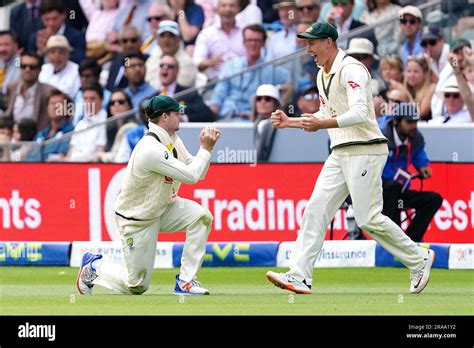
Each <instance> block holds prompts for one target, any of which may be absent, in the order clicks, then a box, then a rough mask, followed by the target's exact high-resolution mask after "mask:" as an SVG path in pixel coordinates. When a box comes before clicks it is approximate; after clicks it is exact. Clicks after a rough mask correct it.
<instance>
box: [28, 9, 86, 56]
mask: <svg viewBox="0 0 474 348" xmlns="http://www.w3.org/2000/svg"><path fill="white" fill-rule="evenodd" d="M40 15H41V21H42V22H43V25H44V26H45V28H44V29H39V30H38V31H36V32H34V33H32V34H31V36H30V40H29V42H28V50H30V51H35V52H38V54H40V55H44V54H45V53H46V51H47V43H48V40H49V38H50V37H51V36H55V35H62V36H64V37H65V38H66V39H67V41H68V42H69V45H70V47H71V51H72V54H71V60H72V61H73V62H75V63H78V64H79V62H81V61H82V60H83V59H84V57H85V54H86V39H85V36H84V34H83V33H81V32H80V31H78V30H77V29H74V28H73V27H72V26H70V25H69V24H66V23H65V20H66V9H65V7H64V4H63V2H62V1H60V0H43V1H42V2H41V7H40Z"/></svg>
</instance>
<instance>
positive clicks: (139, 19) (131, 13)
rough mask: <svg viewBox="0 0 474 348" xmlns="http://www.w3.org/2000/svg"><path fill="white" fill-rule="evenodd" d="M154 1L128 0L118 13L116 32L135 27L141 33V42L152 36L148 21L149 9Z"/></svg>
mask: <svg viewBox="0 0 474 348" xmlns="http://www.w3.org/2000/svg"><path fill="white" fill-rule="evenodd" d="M154 2H155V1H154V0H128V1H127V2H125V5H124V6H120V8H119V12H118V13H117V20H116V22H115V26H114V31H116V32H120V31H121V29H122V28H124V27H134V28H136V29H137V32H138V33H140V41H142V40H145V39H146V38H147V37H148V36H150V34H151V33H150V27H149V26H148V23H147V21H145V20H144V19H145V18H147V14H148V9H149V8H150V6H151V5H152V4H153V3H154Z"/></svg>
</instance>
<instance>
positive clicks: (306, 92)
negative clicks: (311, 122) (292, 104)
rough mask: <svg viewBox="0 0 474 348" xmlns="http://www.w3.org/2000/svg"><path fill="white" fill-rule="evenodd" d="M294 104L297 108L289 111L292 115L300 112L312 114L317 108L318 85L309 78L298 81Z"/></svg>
mask: <svg viewBox="0 0 474 348" xmlns="http://www.w3.org/2000/svg"><path fill="white" fill-rule="evenodd" d="M295 100H296V106H297V107H298V109H297V110H296V111H295V112H293V113H290V114H292V116H295V115H301V114H314V113H315V112H317V111H318V110H319V91H318V87H317V86H316V84H315V83H314V82H312V81H311V80H307V79H303V80H300V81H299V82H298V87H297V88H296V93H295Z"/></svg>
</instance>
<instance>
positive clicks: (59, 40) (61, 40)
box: [46, 35, 72, 51]
mask: <svg viewBox="0 0 474 348" xmlns="http://www.w3.org/2000/svg"><path fill="white" fill-rule="evenodd" d="M51 48H65V49H67V50H68V51H72V47H71V45H69V41H67V39H66V37H65V36H63V35H53V36H50V38H49V39H48V41H47V42H46V50H49V49H51Z"/></svg>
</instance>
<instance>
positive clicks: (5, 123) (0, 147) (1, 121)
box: [0, 117, 14, 162]
mask: <svg viewBox="0 0 474 348" xmlns="http://www.w3.org/2000/svg"><path fill="white" fill-rule="evenodd" d="M13 124H14V122H13V120H12V119H10V118H6V117H1V118H0V162H7V161H9V160H10V142H11V141H12V135H13Z"/></svg>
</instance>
